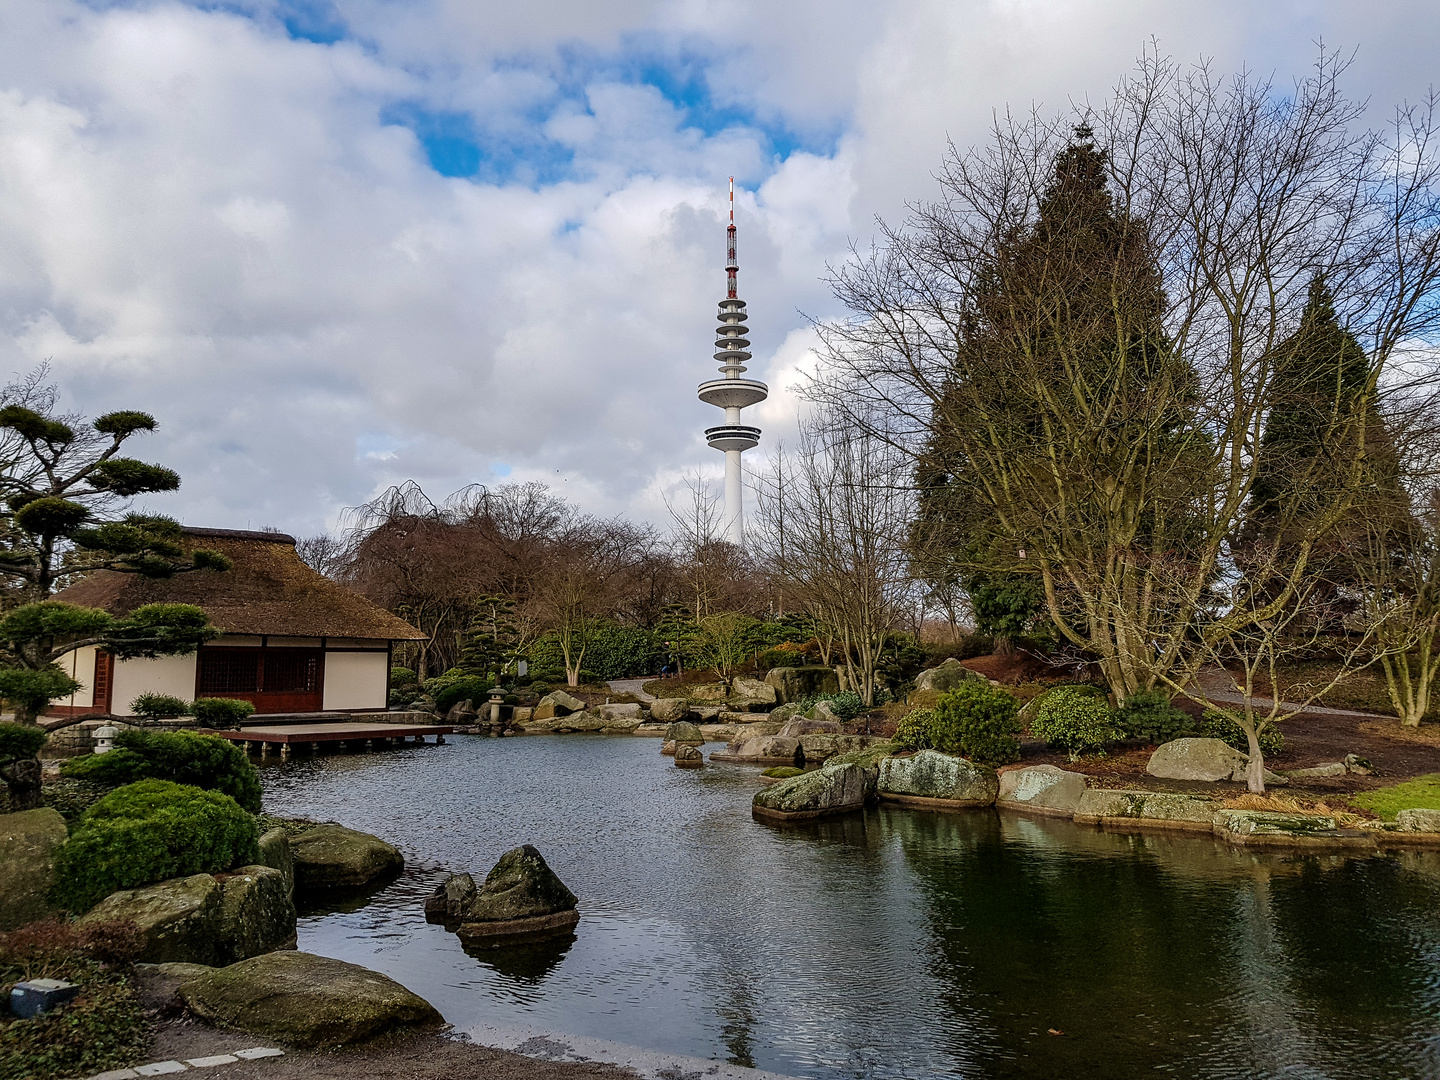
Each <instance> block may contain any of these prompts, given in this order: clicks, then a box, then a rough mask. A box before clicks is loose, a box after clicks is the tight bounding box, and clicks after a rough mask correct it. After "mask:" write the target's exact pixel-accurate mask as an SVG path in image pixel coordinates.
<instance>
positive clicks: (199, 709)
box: [190, 697, 255, 729]
mask: <svg viewBox="0 0 1440 1080" xmlns="http://www.w3.org/2000/svg"><path fill="white" fill-rule="evenodd" d="M190 708H191V711H192V712H194V714H195V719H197V720H199V721H200V723H202V724H204V725H205V726H206V727H212V728H226V729H231V728H238V727H239V726H240V725H241V724H243V723H244V722H245V721H246V719H248V718H249V716H250V714H251V713H253V712H254V711H255V706H254V705H252V704H251V703H250V702H248V701H241V700H240V699H239V698H228V697H206V698H196V699H195V702H194V704H193V705H191V707H190Z"/></svg>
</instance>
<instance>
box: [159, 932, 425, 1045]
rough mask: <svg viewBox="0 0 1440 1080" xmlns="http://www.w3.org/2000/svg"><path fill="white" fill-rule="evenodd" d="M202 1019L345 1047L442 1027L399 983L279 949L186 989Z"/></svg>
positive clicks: (285, 1038)
mask: <svg viewBox="0 0 1440 1080" xmlns="http://www.w3.org/2000/svg"><path fill="white" fill-rule="evenodd" d="M178 992H179V994H180V998H181V1000H183V1001H184V1002H185V1004H186V1005H187V1006H189V1008H190V1011H191V1012H193V1013H195V1014H196V1015H197V1016H199V1017H200V1018H201V1019H204V1020H208V1021H210V1022H211V1023H214V1024H220V1025H223V1026H224V1027H228V1028H236V1029H238V1030H240V1031H247V1032H250V1033H251V1034H254V1035H260V1036H262V1037H264V1038H267V1039H274V1040H276V1041H277V1042H287V1043H291V1044H294V1045H296V1046H339V1045H344V1044H346V1043H354V1042H361V1041H363V1040H365V1039H370V1038H373V1037H374V1036H376V1035H381V1034H384V1033H385V1032H388V1031H394V1030H396V1029H399V1028H416V1027H433V1026H436V1025H438V1024H441V1023H443V1019H442V1017H441V1016H440V1014H439V1013H438V1012H436V1011H435V1008H434V1006H432V1005H431V1004H430V1003H429V1002H427V1001H426V1000H425V999H424V998H421V997H418V996H416V995H415V994H412V993H411V992H410V991H409V990H407V989H405V987H403V986H401V985H400V984H399V983H397V982H396V981H395V980H394V979H390V978H387V977H386V976H384V975H381V974H380V973H379V972H375V971H370V970H369V969H367V968H363V967H360V966H358V965H356V964H347V963H345V962H344V961H343V960H332V959H330V958H329V957H326V956H315V955H313V954H311V953H303V952H273V953H267V954H266V955H264V956H256V957H254V958H252V959H249V960H242V961H240V962H239V963H238V964H231V965H230V966H229V967H225V968H221V969H219V970H218V971H212V972H209V973H208V974H205V975H202V976H200V977H199V978H197V979H191V980H190V981H188V982H183V983H181V984H180V988H179V991H178Z"/></svg>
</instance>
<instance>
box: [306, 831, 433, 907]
mask: <svg viewBox="0 0 1440 1080" xmlns="http://www.w3.org/2000/svg"><path fill="white" fill-rule="evenodd" d="M291 851H292V852H293V854H294V858H295V886H296V888H298V889H300V890H302V891H304V890H310V889H328V888H335V887H350V886H355V885H367V884H369V883H370V882H372V881H378V880H380V879H381V878H385V877H393V876H394V875H396V874H398V873H400V871H402V870H404V869H405V860H404V858H402V857H401V855H400V852H399V851H398V850H397V849H396V848H395V847H394V846H393V845H392V844H387V843H386V842H385V841H384V840H381V839H380V838H379V837H378V836H372V835H371V834H370V833H363V832H359V831H357V830H355V829H347V828H345V827H344V826H342V825H317V826H316V827H315V828H313V829H307V830H306V831H305V832H303V833H301V834H300V835H299V836H298V837H296V838H295V839H294V841H293V842H292V844H291Z"/></svg>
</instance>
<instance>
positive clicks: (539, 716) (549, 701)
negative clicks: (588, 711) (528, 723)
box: [530, 690, 585, 720]
mask: <svg viewBox="0 0 1440 1080" xmlns="http://www.w3.org/2000/svg"><path fill="white" fill-rule="evenodd" d="M584 711H585V702H583V701H581V700H580V699H579V698H577V697H573V696H572V695H570V694H567V693H566V692H565V691H564V690H556V691H555V692H554V693H551V694H546V695H545V696H544V697H542V698H541V699H540V703H539V704H538V705H536V706H535V711H534V712H533V713H531V714H530V715H531V717H532V718H533V719H535V720H549V719H551V718H552V717H556V716H569V715H570V714H571V713H574V712H584Z"/></svg>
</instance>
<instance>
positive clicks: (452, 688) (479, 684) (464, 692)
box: [431, 675, 491, 713]
mask: <svg viewBox="0 0 1440 1080" xmlns="http://www.w3.org/2000/svg"><path fill="white" fill-rule="evenodd" d="M490 686H491V683H490V680H489V679H486V678H482V677H481V676H479V675H463V676H461V677H460V678H458V679H453V680H451V681H449V682H446V683H445V684H444V685H443V686H440V687H439V688H437V689H433V690H431V694H432V696H433V697H434V699H435V708H436V709H438V710H439V711H440V712H442V713H447V712H449V711H450V710H451V708H453V707H454V706H455V705H458V704H459V703H460V702H462V701H469V702H472V703H473V704H475V705H476V706H478V705H479V704H480V703H481V702H483V701H484V700H485V699H486V695H487V694H488V693H489V692H490Z"/></svg>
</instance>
